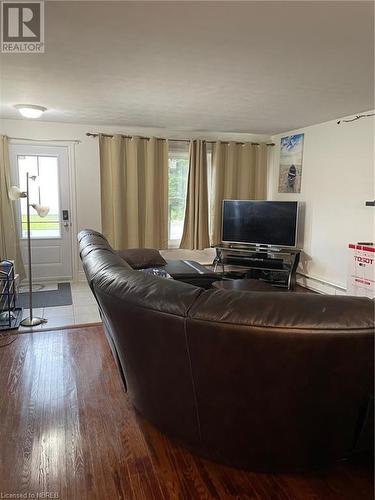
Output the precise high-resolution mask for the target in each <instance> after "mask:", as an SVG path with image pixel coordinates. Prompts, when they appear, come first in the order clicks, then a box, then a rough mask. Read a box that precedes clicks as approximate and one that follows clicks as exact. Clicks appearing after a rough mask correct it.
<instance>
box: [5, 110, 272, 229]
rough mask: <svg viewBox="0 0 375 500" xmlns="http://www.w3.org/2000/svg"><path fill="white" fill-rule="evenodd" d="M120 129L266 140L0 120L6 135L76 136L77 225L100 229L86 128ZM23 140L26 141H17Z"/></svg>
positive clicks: (250, 137)
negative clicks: (77, 141) (77, 142)
mask: <svg viewBox="0 0 375 500" xmlns="http://www.w3.org/2000/svg"><path fill="white" fill-rule="evenodd" d="M98 131H99V132H103V133H123V134H134V135H142V136H150V135H154V136H157V137H169V138H178V139H184V138H199V137H202V138H206V139H222V140H239V141H254V142H257V141H268V140H270V137H269V136H265V135H255V134H229V133H220V132H211V133H209V132H199V131H175V130H166V129H151V128H140V127H132V128H129V127H114V126H102V125H86V124H69V123H56V122H43V121H40V120H6V119H2V120H0V133H1V134H5V135H7V136H9V137H18V138H25V139H32V140H38V141H43V140H59V141H63V140H67V139H77V140H79V141H80V143H79V144H76V145H75V146H71V149H72V154H71V155H70V157H71V162H73V163H74V165H73V168H74V170H75V180H76V182H75V195H76V196H75V197H76V227H77V230H78V231H79V230H80V229H83V228H91V229H96V230H98V231H100V230H101V214H100V170H99V146H98V139H94V138H91V137H87V136H86V132H98ZM17 142H21V143H22V142H25V141H17Z"/></svg>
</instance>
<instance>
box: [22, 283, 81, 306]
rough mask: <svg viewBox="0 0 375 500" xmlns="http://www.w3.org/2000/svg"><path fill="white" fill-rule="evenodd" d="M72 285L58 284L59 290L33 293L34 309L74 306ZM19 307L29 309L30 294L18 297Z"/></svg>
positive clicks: (26, 293)
mask: <svg viewBox="0 0 375 500" xmlns="http://www.w3.org/2000/svg"><path fill="white" fill-rule="evenodd" d="M72 303H73V301H72V292H71V289H70V283H58V284H57V290H41V291H36V292H33V307H56V306H70V305H72ZM17 306H18V307H24V308H28V307H29V293H28V292H25V293H19V294H18V295H17Z"/></svg>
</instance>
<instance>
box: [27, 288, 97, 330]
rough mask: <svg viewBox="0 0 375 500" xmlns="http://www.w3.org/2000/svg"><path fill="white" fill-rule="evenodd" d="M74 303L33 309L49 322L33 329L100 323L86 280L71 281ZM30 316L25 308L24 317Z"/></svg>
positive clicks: (34, 312) (35, 314)
mask: <svg viewBox="0 0 375 500" xmlns="http://www.w3.org/2000/svg"><path fill="white" fill-rule="evenodd" d="M70 286H71V290H72V299H73V304H72V305H71V306H59V307H44V308H37V309H33V314H34V316H39V317H41V318H45V319H46V320H47V323H43V324H41V325H39V326H35V327H33V328H32V331H34V330H35V331H36V330H46V329H49V328H58V327H67V326H72V325H81V324H90V323H99V322H100V321H101V319H100V315H99V310H98V306H97V304H96V301H95V299H94V296H93V294H92V292H91V290H90V288H89V286H88V284H87V283H86V282H79V283H71V284H70ZM27 316H29V310H28V309H24V310H23V317H24V318H26V317H27ZM30 330H31V328H30V327H22V326H21V327H20V329H19V331H20V332H22V331H30Z"/></svg>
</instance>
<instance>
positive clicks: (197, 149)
mask: <svg viewBox="0 0 375 500" xmlns="http://www.w3.org/2000/svg"><path fill="white" fill-rule="evenodd" d="M209 246H210V239H209V231H208V186H207V153H206V143H205V142H204V141H192V142H191V143H190V153H189V176H188V187H187V195H186V209H185V219H184V230H183V233H182V238H181V243H180V248H188V249H191V250H196V249H198V250H201V249H203V248H207V247H209Z"/></svg>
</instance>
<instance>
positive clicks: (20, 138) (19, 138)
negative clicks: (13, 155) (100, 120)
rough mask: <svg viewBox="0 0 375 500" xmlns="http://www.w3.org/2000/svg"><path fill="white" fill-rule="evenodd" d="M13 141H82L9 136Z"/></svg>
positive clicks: (76, 142) (76, 141)
mask: <svg viewBox="0 0 375 500" xmlns="http://www.w3.org/2000/svg"><path fill="white" fill-rule="evenodd" d="M7 137H8V139H9V140H11V141H29V142H74V143H75V144H80V143H81V142H82V141H80V140H79V139H27V138H26V137H9V136H7Z"/></svg>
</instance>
